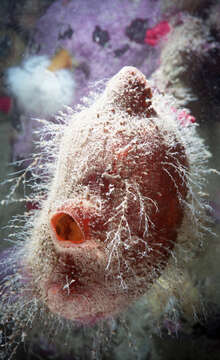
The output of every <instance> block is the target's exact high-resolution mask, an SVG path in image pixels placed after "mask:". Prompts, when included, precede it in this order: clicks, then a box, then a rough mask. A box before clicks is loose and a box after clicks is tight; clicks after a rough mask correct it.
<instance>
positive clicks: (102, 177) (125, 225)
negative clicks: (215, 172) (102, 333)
mask: <svg viewBox="0 0 220 360" xmlns="http://www.w3.org/2000/svg"><path fill="white" fill-rule="evenodd" d="M173 107H174V105H173V103H172V101H171V100H170V98H167V97H166V96H165V95H162V94H161V93H159V92H158V91H157V90H156V89H155V90H152V89H151V85H150V82H148V81H147V80H146V79H145V77H144V75H143V74H142V73H141V72H140V71H139V70H137V69H136V68H134V67H125V68H123V69H122V70H121V71H120V72H119V73H117V74H116V75H115V76H114V77H113V78H112V79H111V80H109V81H108V83H107V85H106V89H105V90H104V92H103V93H102V94H100V95H96V96H95V100H94V101H93V103H91V105H90V106H89V107H88V108H86V107H85V108H81V111H80V112H74V111H72V110H71V109H68V110H67V112H66V113H64V114H61V115H60V119H61V121H60V122H58V123H57V124H51V123H46V128H45V131H44V133H43V135H42V139H41V146H42V145H43V146H45V151H44V152H45V154H46V156H45V157H44V160H43V161H42V163H41V166H40V169H41V168H42V167H43V169H44V170H42V169H41V170H40V175H41V178H42V179H43V177H44V176H43V174H44V173H45V174H46V175H45V179H46V180H45V184H41V185H39V182H37V183H36V188H37V193H38V196H37V195H34V196H33V199H34V201H35V202H36V203H38V201H39V202H40V205H39V206H37V207H33V211H32V213H33V215H32V216H31V215H30V213H29V214H28V215H27V225H26V228H27V231H26V235H25V234H24V233H22V235H21V237H22V241H21V243H20V244H19V245H18V248H17V250H16V252H15V254H14V255H13V258H12V259H11V261H12V262H14V263H15V264H19V266H18V265H15V266H17V268H18V270H17V273H16V274H15V275H14V276H13V277H12V280H11V285H10V286H9V288H8V282H7V284H6V285H5V287H6V290H7V291H6V293H7V296H5V299H4V301H3V303H4V306H5V308H8V313H11V311H12V309H13V308H14V307H19V305H20V312H19V314H20V315H19V317H20V321H21V319H22V323H24V325H23V327H26V326H27V327H28V322H29V318H30V315H28V316H27V317H25V315H24V314H25V310H24V308H25V306H24V305H23V304H24V303H25V301H27V302H28V303H29V304H30V303H31V304H32V305H33V304H34V305H33V306H30V305H29V308H33V309H35V310H33V314H32V315H31V316H32V317H33V318H34V316H35V315H34V311H35V312H37V310H36V308H37V309H41V310H40V313H41V314H44V313H45V312H46V313H47V316H48V314H50V316H55V317H56V319H58V321H60V319H61V318H65V319H67V320H68V321H70V323H73V324H74V323H77V324H88V325H89V324H94V323H96V322H98V321H99V320H100V319H109V318H112V317H114V316H117V315H120V314H121V313H122V311H124V310H125V309H127V307H128V306H129V305H130V304H132V303H133V302H134V301H135V300H137V299H139V298H140V297H141V296H142V295H144V294H145V293H146V292H147V290H148V289H149V288H150V287H151V286H152V284H153V283H154V282H156V281H157V279H158V278H159V277H160V276H161V274H163V271H164V269H165V268H166V267H168V266H175V270H174V271H175V272H178V261H179V259H180V265H179V266H180V267H181V264H182V263H183V262H184V259H185V254H186V253H187V252H188V253H189V256H188V257H187V259H188V258H189V257H190V256H191V255H190V254H191V253H192V252H193V249H194V247H196V244H197V243H199V242H200V241H201V237H202V236H203V230H202V229H203V228H204V224H203V222H204V220H205V219H206V205H205V203H204V201H203V199H201V197H200V195H199V193H201V189H202V186H203V183H204V174H205V173H206V172H207V170H206V162H207V159H208V157H209V153H208V152H207V150H206V149H205V147H204V144H203V141H202V140H201V139H200V138H199V137H198V135H197V134H196V130H195V124H193V122H190V121H189V122H187V124H185V125H184V126H183V125H182V124H181V121H180V120H179V116H178V114H177V112H174V111H173V109H172V108H173ZM48 133H50V137H49V138H48V135H47V134H48ZM45 134H46V135H45ZM44 152H42V151H41V155H40V156H39V158H38V160H36V159H37V158H36V159H35V160H36V161H35V162H37V167H38V168H39V162H40V161H41V160H40V157H42V156H43V155H42V154H43V153H44ZM50 174H51V177H50V176H49V175H50ZM48 177H50V178H48ZM45 192H47V196H45ZM38 198H39V199H38ZM40 199H41V200H40ZM24 238H25V239H24ZM24 240H25V241H24ZM181 249H182V250H181ZM172 259H175V261H174V263H175V265H173V264H172ZM16 280H17V281H16ZM170 281H172V279H170ZM3 286H4V285H3ZM14 287H15V289H13V288H14ZM10 289H11V290H10ZM12 290H13V291H12ZM14 292H18V295H19V296H17V297H16V301H15V300H14V296H15V295H14ZM9 293H11V294H13V295H9ZM25 298H26V300H25ZM8 299H9V300H8ZM10 299H11V300H10ZM5 313H7V312H5ZM53 314H54V315H53ZM25 319H26V320H25ZM42 320H44V315H42ZM25 321H26V323H25Z"/></svg>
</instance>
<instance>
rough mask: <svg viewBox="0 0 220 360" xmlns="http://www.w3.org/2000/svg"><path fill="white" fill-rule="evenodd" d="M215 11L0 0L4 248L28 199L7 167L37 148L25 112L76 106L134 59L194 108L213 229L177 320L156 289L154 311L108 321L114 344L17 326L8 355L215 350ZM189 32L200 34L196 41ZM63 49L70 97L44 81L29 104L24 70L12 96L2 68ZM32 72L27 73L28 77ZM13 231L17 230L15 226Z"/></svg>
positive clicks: (209, 4) (182, 355) (218, 294)
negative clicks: (60, 338)
mask: <svg viewBox="0 0 220 360" xmlns="http://www.w3.org/2000/svg"><path fill="white" fill-rule="evenodd" d="M219 19H220V5H219V1H218V0H216V1H214V0H213V1H211V0H208V1H205V0H200V1H190V0H188V1H184V0H182V1H171V0H164V1H163V0H121V1H119V0H112V1H109V0H106V1H105V0H19V1H15V0H1V5H0V162H1V164H0V179H1V182H2V184H1V186H0V200H2V202H1V207H0V229H1V232H0V234H1V242H0V249H1V251H4V250H5V249H7V248H8V247H10V246H13V243H14V242H16V237H15V238H14V239H13V240H12V239H11V238H10V239H9V232H10V231H11V229H12V227H13V225H10V227H9V228H7V224H8V222H9V221H10V219H12V218H13V216H16V215H18V214H22V213H24V212H27V211H29V210H30V209H31V210H32V208H34V206H35V204H33V203H28V204H26V203H25V202H23V201H19V199H23V198H24V188H23V186H24V185H25V184H23V185H22V181H21V184H19V185H18V187H17V189H16V192H15V194H14V195H13V196H14V199H13V200H14V201H7V195H8V194H9V193H10V191H11V183H10V182H7V181H6V180H7V179H8V178H9V179H10V178H11V175H10V174H11V173H16V172H18V174H20V173H19V171H21V169H25V168H27V167H28V165H29V161H28V158H29V157H30V156H31V153H32V151H34V145H33V142H34V137H35V135H33V134H34V131H35V130H37V127H36V126H35V124H33V123H31V120H30V119H31V117H35V118H36V117H39V118H44V117H48V113H49V114H50V115H52V114H53V113H56V112H57V110H60V109H57V108H56V104H57V103H58V102H59V101H60V102H61V103H62V104H66V105H69V106H75V105H77V104H78V103H79V102H80V99H81V98H82V97H84V96H87V95H88V93H89V91H90V89H91V88H92V86H94V85H93V84H97V87H98V86H99V81H101V80H103V79H105V80H106V79H109V78H110V77H112V76H113V75H114V74H115V73H116V72H118V71H119V70H120V69H121V68H122V67H123V66H125V65H132V66H136V67H137V68H138V69H140V70H141V71H142V72H143V73H144V75H145V76H146V77H147V78H148V77H149V78H150V77H151V75H152V74H155V76H154V78H153V81H154V84H155V86H157V87H158V88H159V89H160V90H161V91H162V92H165V93H168V94H170V95H172V96H174V97H176V99H177V103H178V104H179V106H182V107H184V108H187V109H189V110H190V116H195V118H196V122H197V123H198V125H199V128H198V132H199V134H200V135H201V137H202V138H204V140H205V145H206V146H207V147H208V149H209V151H210V152H211V154H212V157H211V158H210V159H209V168H211V169H213V171H212V172H211V173H210V174H209V175H208V176H207V184H206V188H205V191H206V192H207V193H209V197H208V199H207V201H208V203H209V205H210V214H209V215H210V216H211V219H212V225H211V229H212V232H213V233H214V235H210V238H209V239H208V241H207V244H206V245H205V246H204V248H203V249H201V253H200V254H199V255H198V256H195V259H194V261H193V263H192V264H190V268H189V279H190V280H189V281H188V280H187V281H186V282H185V289H183V293H184V292H186V294H184V296H185V297H186V301H185V302H184V304H183V309H180V310H179V311H180V314H181V315H180V317H179V318H178V320H176V318H175V316H176V315H175V311H177V310H176V308H175V307H172V298H170V299H169V301H170V302H169V304H167V307H166V309H165V310H164V308H163V309H162V310H161V305H160V301H161V299H160V295H158V297H157V296H155V297H154V296H153V295H152V298H151V301H152V303H153V305H152V304H150V305H149V309H152V308H153V311H154V313H155V314H154V315H153V316H151V315H149V316H146V317H145V319H143V318H141V317H138V316H137V314H138V310H137V311H136V310H134V312H133V313H132V311H131V314H130V317H129V325H128V326H127V325H125V324H123V325H121V323H120V325H117V322H115V325H114V326H115V329H116V330H114V326H113V325H112V329H113V330H112V332H114V331H115V332H118V333H117V334H118V335H117V337H116V338H115V339H113V343H112V345H111V343H110V345H109V346H107V345H105V346H103V348H102V346H101V345H100V343H99V341H97V343H96V340H94V344H93V346H94V348H93V349H83V350H77V351H78V352H77V353H74V349H71V351H69V350H68V351H67V352H66V353H65V351H64V353H63V351H62V349H61V350H60V349H58V350H57V349H56V348H55V347H54V345H53V344H50V343H48V342H47V341H45V342H44V339H42V338H41V339H40V340H39V339H38V338H37V336H36V339H32V340H30V339H28V340H27V342H26V341H25V340H26V334H24V338H25V339H23V341H21V344H19V345H18V349H17V351H16V354H12V359H30V360H34V359H42V360H43V359H44V360H49V359H56V360H58V359H60V360H62V359H66V360H68V359H90V358H91V359H146V360H150V359H151V360H160V359H161V360H163V359H164V360H174V359H180V360H188V359H204V360H205V359H207V360H208V359H210V360H212V359H213V360H215V359H216V360H218V359H220V270H219V261H220V179H219V174H218V172H219V171H220V20H219ZM181 27H182V28H181ZM180 28H181V30H180V31H179V29H180ZM169 36H170V37H171V38H169ZM195 39H196V40H198V42H197V43H196V44H194V41H195ZM60 49H65V50H67V51H68V53H69V54H71V57H72V60H71V66H69V65H68V64H67V65H64V67H66V68H67V69H68V70H70V72H71V76H73V79H74V80H73V83H71V80H69V79H67V80H65V81H67V82H66V83H65V82H64V85H63V86H64V87H65V86H66V87H69V89H70V93H71V91H72V92H73V93H74V96H73V98H71V100H69V94H68V93H67V92H66V94H65V95H66V97H63V98H62V100H61V95H60V93H59V91H57V94H55V92H54V93H53V90H52V89H51V88H50V89H49V90H48V91H49V95H48V94H43V96H42V98H44V99H45V98H46V102H45V103H44V100H42V99H41V98H40V96H39V98H40V100H39V102H37V101H36V104H35V105H34V107H33V108H31V107H30V106H29V95H30V97H33V96H35V88H34V89H32V88H31V86H30V87H29V79H27V84H28V85H27V91H26V93H24V95H23V94H22V95H21V97H19V96H20V95H18V94H17V93H16V91H18V92H19V94H20V92H21V91H20V87H21V88H22V86H23V85H22V84H23V83H22V84H21V85H20V84H18V85H17V83H16V85H15V82H14V78H13V80H12V79H11V76H14V75H11V74H12V73H10V72H8V69H12V68H16V71H17V73H16V74H18V75H16V76H17V77H18V82H19V81H20V77H19V76H22V75H20V73H19V71H20V70H19V71H18V69H20V68H21V69H22V70H24V71H26V70H27V72H28V71H29V70H30V68H31V66H32V65H29V64H28V63H27V61H28V59H29V58H31V57H32V56H39V57H40V56H46V57H48V58H52V57H53V56H54V54H56V53H57V52H59V51H60ZM169 49H171V50H170V52H169ZM62 61H63V60H62ZM65 61H66V59H65V60H64V62H65ZM21 64H22V65H21ZM164 69H165V70H164ZM38 71H39V73H40V70H38ZM39 73H38V77H39V76H40V75H39ZM34 76H35V75H31V78H32V80H33V77H34ZM169 79H171V80H172V81H170V83H171V85H170V84H169ZM174 80H175V81H174ZM16 81H17V80H16ZM36 84H37V83H36ZM66 84H67V85H66ZM36 86H38V84H37V85H36ZM17 89H18V90H17ZM31 91H33V93H31ZM51 93H52V94H53V95H52V96H53V97H54V99H56V100H55V101H54V103H55V105H54V103H51V105H50V107H49V105H48V108H49V110H48V111H46V110H45V108H46V105H45V104H48V103H49V101H50V97H51V95H50V94H51ZM56 96H57V98H56ZM50 115H49V116H50ZM215 169H216V171H215ZM22 171H23V170H22ZM13 176H14V175H13ZM29 176H30V177H31V174H27V178H28V177H29ZM25 181H26V180H25ZM30 182H31V180H30ZM27 191H29V189H27ZM9 200H10V199H9ZM16 200H17V201H16ZM13 231H14V232H15V233H16V229H13ZM197 292H199V296H198V298H199V300H198V299H197V295H196V294H197ZM187 293H188V295H189V296H188V295H187ZM159 294H160V293H159ZM194 298H196V302H197V301H199V302H200V304H202V305H201V306H200V305H199V306H198V307H199V308H200V309H201V310H200V311H198V312H195V313H193V312H192V310H191V308H192V304H191V302H192V301H193V299H194ZM0 301H1V299H0ZM136 306H137V307H138V306H139V305H138V304H137V305H136ZM141 306H142V305H140V307H141ZM149 311H151V310H149ZM166 311H167V313H169V317H167V320H166V316H165V317H164V313H166ZM161 313H163V323H162V325H161V319H160V318H161ZM164 319H165V320H164ZM1 326H2V325H1ZM117 329H119V330H117ZM120 329H121V330H120ZM38 330H39V329H38ZM38 330H37V331H38ZM77 331H78V330H77ZM100 332H101V331H100ZM97 334H98V332H96V336H99V335H97ZM1 335H2V336H1ZM6 337H7V336H6ZM8 337H9V338H10V329H9V330H8ZM100 337H103V335H102V334H101V335H100ZM83 339H84V338H83V336H82V337H81V338H80V340H79V341H81V344H82V345H83V341H84V340H83ZM0 341H2V345H1V348H2V350H1V352H0V359H9V355H8V354H7V355H6V350H5V349H6V345H5V343H6V342H7V341H6V339H5V335H4V336H3V327H2V330H1V332H0ZM70 341H71V340H70ZM97 344H98V345H97ZM85 347H86V346H85ZM82 348H83V346H82V347H81V349H82ZM80 352H81V353H80Z"/></svg>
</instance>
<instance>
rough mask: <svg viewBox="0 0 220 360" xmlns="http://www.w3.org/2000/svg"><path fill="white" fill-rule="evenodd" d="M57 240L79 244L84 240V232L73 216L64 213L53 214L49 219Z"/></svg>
mask: <svg viewBox="0 0 220 360" xmlns="http://www.w3.org/2000/svg"><path fill="white" fill-rule="evenodd" d="M51 225H52V228H53V230H54V231H55V234H56V237H57V240H59V241H70V242H72V243H74V244H79V243H82V242H84V241H85V238H84V234H83V232H82V230H81V229H80V227H79V225H78V224H77V222H76V221H75V220H74V218H73V217H72V216H70V215H68V214H66V213H62V212H60V213H58V214H55V215H54V216H53V217H52V219H51Z"/></svg>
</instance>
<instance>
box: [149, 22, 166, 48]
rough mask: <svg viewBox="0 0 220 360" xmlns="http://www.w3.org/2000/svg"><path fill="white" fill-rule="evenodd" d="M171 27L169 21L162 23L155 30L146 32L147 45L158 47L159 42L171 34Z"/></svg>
mask: <svg viewBox="0 0 220 360" xmlns="http://www.w3.org/2000/svg"><path fill="white" fill-rule="evenodd" d="M170 30H171V27H170V25H169V23H168V21H161V22H160V23H158V24H157V25H155V26H154V27H153V28H151V29H148V30H147V31H146V36H145V39H144V41H145V43H146V44H148V45H151V46H156V45H158V44H159V42H160V41H161V40H162V39H163V38H164V37H166V35H167V34H169V32H170Z"/></svg>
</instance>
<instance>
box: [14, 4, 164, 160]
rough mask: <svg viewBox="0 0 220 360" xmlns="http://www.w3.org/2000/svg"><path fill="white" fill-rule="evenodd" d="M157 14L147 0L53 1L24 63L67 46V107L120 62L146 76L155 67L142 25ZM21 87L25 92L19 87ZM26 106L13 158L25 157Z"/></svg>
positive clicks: (155, 54)
mask: <svg viewBox="0 0 220 360" xmlns="http://www.w3.org/2000/svg"><path fill="white" fill-rule="evenodd" d="M160 17H161V11H160V4H159V3H157V2H152V1H145V0H141V1H138V2H135V1H127V0H122V1H118V2H117V3H113V2H112V1H111V0H107V1H105V2H103V1H102V0H95V1H93V4H92V6H91V2H90V1H88V0H87V1H83V2H80V1H66V2H64V1H55V2H54V3H53V4H52V5H51V6H50V7H49V8H48V9H47V11H46V12H45V14H44V15H43V16H42V17H41V18H40V19H39V20H38V22H37V24H36V27H35V29H34V30H33V36H32V39H31V41H30V42H29V45H28V47H27V51H26V54H25V59H24V62H28V61H29V59H30V58H31V57H32V56H36V57H37V56H46V57H47V58H51V57H53V56H54V54H56V53H57V52H58V51H59V50H60V49H65V50H67V51H68V52H69V54H70V55H71V57H72V58H73V67H72V69H71V70H72V72H73V77H74V82H75V86H74V94H73V96H72V102H71V105H74V104H78V103H79V102H81V101H82V98H83V97H84V96H87V95H88V94H89V92H90V90H91V89H90V86H91V84H93V86H94V88H98V87H99V82H100V81H102V80H103V79H107V78H110V77H111V76H113V75H114V74H115V73H116V72H117V71H119V70H120V69H121V68H122V67H123V66H126V65H132V66H137V67H138V68H139V69H140V70H141V71H143V73H144V74H145V75H146V76H149V75H150V74H151V73H152V72H153V71H154V70H155V69H156V67H157V66H158V57H159V49H158V46H156V47H154V48H152V47H151V46H150V45H148V44H146V43H145V42H144V39H145V35H146V29H149V28H152V27H153V26H154V25H155V24H156V23H158V21H160ZM61 19H62V20H61ZM85 19H86V21H85ZM15 81H16V79H15ZM39 81H41V80H39ZM10 90H11V89H9V91H10ZM13 90H14V88H12V92H13ZM24 91H26V93H28V91H29V90H28V89H27V90H26V87H25V86H24V85H23V92H24ZM17 96H19V93H18V94H16V97H17ZM36 98H37V96H36V97H35V99H36ZM60 99H62V96H61V97H60ZM60 99H59V100H60ZM36 100H37V99H36ZM59 102H60V101H59ZM26 104H27V109H25V108H24V109H23V110H22V115H23V116H24V119H25V120H24V122H23V121H22V118H21V119H20V122H21V129H22V131H21V132H20V133H19V132H17V134H16V137H15V138H14V140H13V149H12V153H13V154H12V158H13V159H14V160H16V159H19V158H21V157H23V158H25V157H27V156H28V155H29V153H30V149H31V147H33V136H32V130H31V129H33V128H34V127H35V126H34V125H28V126H27V123H26V117H27V116H29V117H30V116H31V115H32V114H31V113H29V106H28V105H29V102H27V103H26ZM46 108H47V105H45V109H46ZM60 110H61V108H60ZM47 112H49V111H47ZM35 116H38V117H40V114H35ZM31 121H32V120H31V119H30V122H31ZM24 138H25V143H26V144H27V151H26V153H25V152H24V146H23V142H24ZM20 149H21V151H19V150H20Z"/></svg>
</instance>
